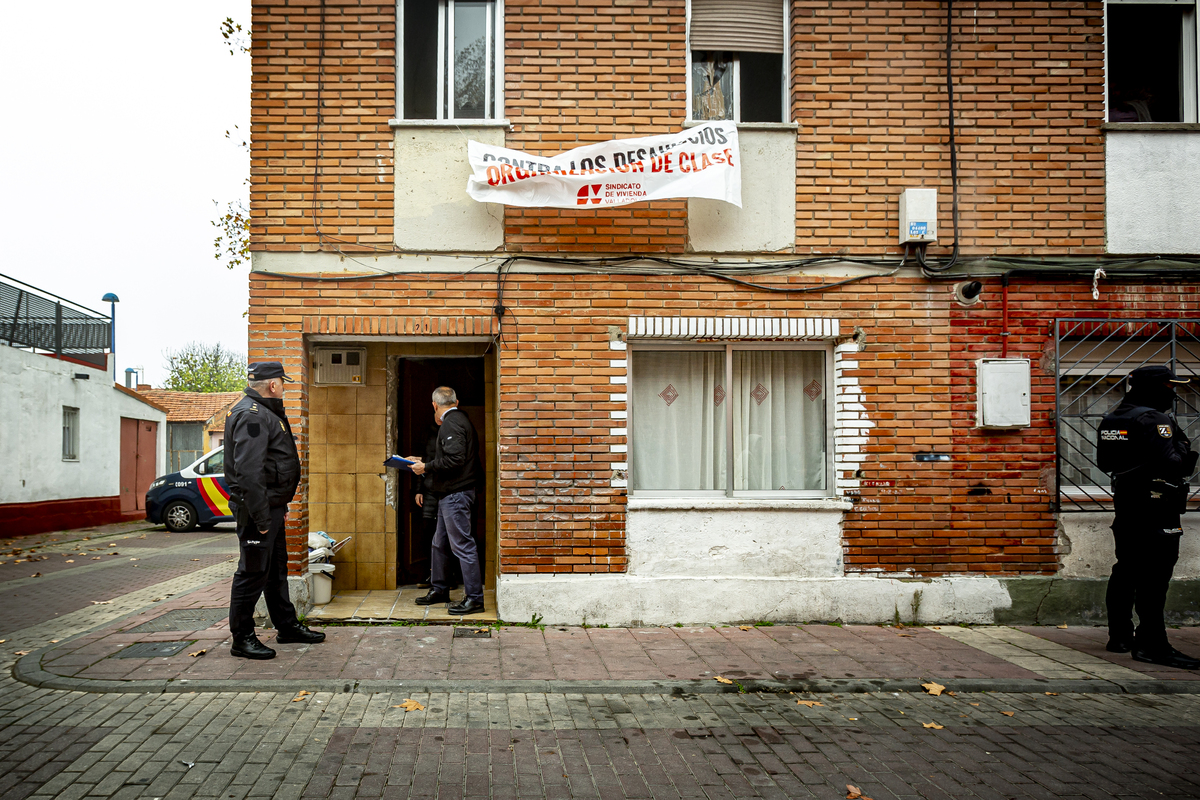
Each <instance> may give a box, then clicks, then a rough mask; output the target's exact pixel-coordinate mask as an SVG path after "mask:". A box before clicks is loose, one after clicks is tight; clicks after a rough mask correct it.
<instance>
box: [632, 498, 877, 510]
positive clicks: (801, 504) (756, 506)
mask: <svg viewBox="0 0 1200 800" xmlns="http://www.w3.org/2000/svg"><path fill="white" fill-rule="evenodd" d="M853 507H854V504H853V503H851V502H850V501H849V500H842V499H839V498H833V497H786V498H785V497H781V498H779V499H774V498H767V497H630V498H629V500H628V502H627V503H626V509H628V510H629V511H849V510H851V509H852V508H853Z"/></svg>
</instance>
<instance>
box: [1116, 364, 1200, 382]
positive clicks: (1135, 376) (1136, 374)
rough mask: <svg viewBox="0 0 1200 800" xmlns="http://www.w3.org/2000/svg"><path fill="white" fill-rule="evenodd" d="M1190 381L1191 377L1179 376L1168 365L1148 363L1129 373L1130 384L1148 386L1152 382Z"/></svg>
mask: <svg viewBox="0 0 1200 800" xmlns="http://www.w3.org/2000/svg"><path fill="white" fill-rule="evenodd" d="M1190 382H1191V379H1190V378H1180V377H1177V376H1176V375H1175V373H1174V372H1171V370H1170V369H1169V368H1168V367H1165V366H1162V365H1159V364H1147V365H1146V366H1144V367H1138V368H1137V369H1135V370H1134V371H1133V372H1131V373H1129V385H1130V386H1146V385H1148V384H1152V383H1175V384H1180V385H1182V384H1185V383H1190Z"/></svg>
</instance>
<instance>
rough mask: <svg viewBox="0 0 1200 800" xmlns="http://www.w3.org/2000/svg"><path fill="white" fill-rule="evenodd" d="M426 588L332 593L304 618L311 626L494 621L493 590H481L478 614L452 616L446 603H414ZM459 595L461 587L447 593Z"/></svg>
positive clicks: (452, 599) (455, 598) (452, 596)
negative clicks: (324, 624)
mask: <svg viewBox="0 0 1200 800" xmlns="http://www.w3.org/2000/svg"><path fill="white" fill-rule="evenodd" d="M427 591H428V589H418V588H416V587H408V586H406V587H403V588H400V589H355V590H346V591H340V592H334V593H333V597H332V598H330V600H329V602H328V603H326V604H325V605H323V606H315V607H314V608H313V609H312V611H310V612H309V613H308V615H307V617H306V619H307V620H308V621H309V622H311V623H313V624H314V625H320V624H321V623H323V622H341V623H352V624H355V625H390V624H392V623H395V622H425V623H428V624H438V625H449V624H452V623H457V622H466V623H469V624H474V623H492V622H497V621H498V619H499V618H498V617H497V615H496V592H495V590H494V589H484V590H483V611H482V612H480V613H478V614H470V615H467V616H456V615H454V614H450V613H448V612H447V611H446V607H447V605H448V604H447V603H438V604H436V605H432V606H420V605H417V598H418V597H421V596H422V595H424V594H425V593H426V592H427ZM462 598H463V590H462V589H455V590H454V591H452V592H450V602H451V603H456V602H458V601H459V600H462Z"/></svg>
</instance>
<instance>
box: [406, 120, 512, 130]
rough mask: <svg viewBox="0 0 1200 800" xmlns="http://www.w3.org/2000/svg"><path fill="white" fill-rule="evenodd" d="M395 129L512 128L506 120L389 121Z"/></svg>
mask: <svg viewBox="0 0 1200 800" xmlns="http://www.w3.org/2000/svg"><path fill="white" fill-rule="evenodd" d="M388 125H389V126H390V127H393V128H440V129H451V130H453V129H454V128H511V127H512V123H511V122H509V121H508V120H506V119H389V120H388Z"/></svg>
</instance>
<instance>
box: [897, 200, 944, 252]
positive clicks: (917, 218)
mask: <svg viewBox="0 0 1200 800" xmlns="http://www.w3.org/2000/svg"><path fill="white" fill-rule="evenodd" d="M936 241H937V189H905V190H904V191H903V192H901V193H900V244H910V243H916V244H925V243H928V242H936Z"/></svg>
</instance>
